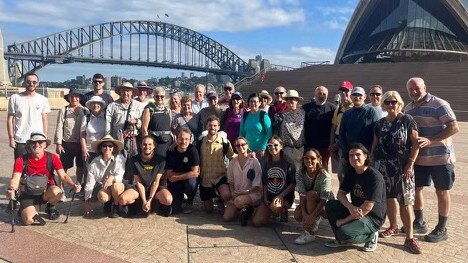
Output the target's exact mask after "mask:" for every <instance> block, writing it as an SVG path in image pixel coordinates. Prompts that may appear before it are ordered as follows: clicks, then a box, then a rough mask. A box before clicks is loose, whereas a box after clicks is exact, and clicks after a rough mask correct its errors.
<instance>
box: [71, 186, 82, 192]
mask: <svg viewBox="0 0 468 263" xmlns="http://www.w3.org/2000/svg"><path fill="white" fill-rule="evenodd" d="M73 190H74V191H75V193H78V192H80V191H81V185H80V184H74V185H73Z"/></svg>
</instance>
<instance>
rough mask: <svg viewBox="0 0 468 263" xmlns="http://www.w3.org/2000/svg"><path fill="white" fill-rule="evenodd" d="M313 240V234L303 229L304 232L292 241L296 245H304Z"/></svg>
mask: <svg viewBox="0 0 468 263" xmlns="http://www.w3.org/2000/svg"><path fill="white" fill-rule="evenodd" d="M314 240H315V235H311V234H309V232H307V231H306V230H304V232H302V234H301V235H300V236H299V237H298V238H296V240H294V243H295V244H297V245H304V244H307V243H310V242H312V241H314Z"/></svg>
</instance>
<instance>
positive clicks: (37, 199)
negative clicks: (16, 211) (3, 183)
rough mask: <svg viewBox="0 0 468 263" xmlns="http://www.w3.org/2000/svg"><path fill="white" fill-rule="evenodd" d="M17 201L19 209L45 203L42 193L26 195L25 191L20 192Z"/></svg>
mask: <svg viewBox="0 0 468 263" xmlns="http://www.w3.org/2000/svg"><path fill="white" fill-rule="evenodd" d="M18 201H19V202H20V210H23V209H25V208H26V207H30V206H36V205H43V204H45V203H47V201H45V200H44V198H43V195H27V194H25V193H21V195H20V196H19V198H18Z"/></svg>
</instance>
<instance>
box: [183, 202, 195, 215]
mask: <svg viewBox="0 0 468 263" xmlns="http://www.w3.org/2000/svg"><path fill="white" fill-rule="evenodd" d="M192 212H193V203H186V204H185V207H184V214H191V213H192Z"/></svg>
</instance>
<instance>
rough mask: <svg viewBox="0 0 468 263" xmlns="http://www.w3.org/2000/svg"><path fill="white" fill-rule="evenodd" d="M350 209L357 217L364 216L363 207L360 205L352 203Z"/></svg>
mask: <svg viewBox="0 0 468 263" xmlns="http://www.w3.org/2000/svg"><path fill="white" fill-rule="evenodd" d="M348 211H349V213H350V214H351V215H352V216H353V217H354V218H356V219H357V218H361V217H362V216H363V215H362V209H361V208H360V207H357V206H354V205H352V206H350V207H348Z"/></svg>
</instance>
